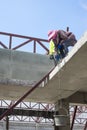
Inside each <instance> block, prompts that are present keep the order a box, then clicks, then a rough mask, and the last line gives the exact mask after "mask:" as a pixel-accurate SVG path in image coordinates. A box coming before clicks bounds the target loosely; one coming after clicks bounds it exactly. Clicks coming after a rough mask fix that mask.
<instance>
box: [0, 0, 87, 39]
mask: <svg viewBox="0 0 87 130" xmlns="http://www.w3.org/2000/svg"><path fill="white" fill-rule="evenodd" d="M0 10H1V11H0V31H1V32H8V33H14V34H20V35H24V36H30V37H37V38H42V39H48V36H47V33H48V31H49V30H58V29H63V30H66V27H67V26H68V27H69V29H70V31H71V32H73V33H74V34H75V36H76V38H77V40H79V39H80V37H81V36H82V35H83V34H84V33H85V32H86V31H87V0H0Z"/></svg>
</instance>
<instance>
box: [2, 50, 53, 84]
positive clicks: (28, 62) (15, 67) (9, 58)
mask: <svg viewBox="0 0 87 130" xmlns="http://www.w3.org/2000/svg"><path fill="white" fill-rule="evenodd" d="M53 66H54V63H53V61H51V60H50V59H49V56H47V55H40V54H34V53H28V52H22V51H14V50H7V49H0V78H8V79H18V80H28V81H30V82H34V81H39V80H40V79H41V78H42V77H43V76H44V75H46V74H47V73H48V72H49V71H50V70H51V68H52V67H53Z"/></svg>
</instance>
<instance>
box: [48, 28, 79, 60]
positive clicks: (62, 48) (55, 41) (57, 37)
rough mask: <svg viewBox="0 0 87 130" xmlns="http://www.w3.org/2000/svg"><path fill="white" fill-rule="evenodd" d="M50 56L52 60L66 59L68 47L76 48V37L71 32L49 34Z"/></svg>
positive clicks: (54, 31)
mask: <svg viewBox="0 0 87 130" xmlns="http://www.w3.org/2000/svg"><path fill="white" fill-rule="evenodd" d="M48 40H49V43H50V45H49V55H50V59H53V58H54V55H55V59H56V60H59V59H61V58H64V57H65V56H66V55H67V53H68V47H69V46H74V45H75V43H76V42H77V40H76V38H75V35H74V34H73V33H72V32H69V31H67V32H66V31H63V30H53V31H49V32H48Z"/></svg>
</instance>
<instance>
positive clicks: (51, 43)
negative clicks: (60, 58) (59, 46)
mask: <svg viewBox="0 0 87 130" xmlns="http://www.w3.org/2000/svg"><path fill="white" fill-rule="evenodd" d="M54 52H55V45H54V42H53V40H51V41H50V43H49V55H53V54H54Z"/></svg>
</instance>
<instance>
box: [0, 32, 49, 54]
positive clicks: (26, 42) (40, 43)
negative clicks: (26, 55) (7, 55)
mask: <svg viewBox="0 0 87 130" xmlns="http://www.w3.org/2000/svg"><path fill="white" fill-rule="evenodd" d="M0 35H2V36H3V35H4V36H7V37H9V43H8V44H9V45H8V47H7V46H6V45H5V44H4V43H2V41H1V42H0V45H1V46H2V47H3V48H5V49H12V50H16V49H18V48H20V47H22V46H24V45H26V44H29V43H30V42H32V41H33V42H34V45H33V53H36V42H37V43H38V44H39V45H40V46H41V47H42V48H43V49H44V50H45V51H47V53H48V51H49V50H48V48H47V47H46V46H45V45H44V44H43V43H42V42H46V43H48V40H46V39H41V38H35V37H29V36H23V35H18V34H12V33H6V32H0ZM13 38H21V39H25V42H23V43H21V44H18V45H17V46H14V45H13V43H12V39H13ZM12 46H14V47H12Z"/></svg>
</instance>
